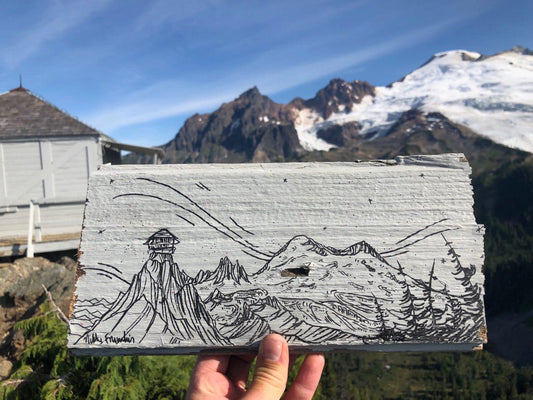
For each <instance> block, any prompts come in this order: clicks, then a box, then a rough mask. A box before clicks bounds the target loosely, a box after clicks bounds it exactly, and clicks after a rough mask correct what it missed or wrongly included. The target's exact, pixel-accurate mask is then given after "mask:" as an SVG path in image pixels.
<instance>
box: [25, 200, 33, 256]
mask: <svg viewBox="0 0 533 400" xmlns="http://www.w3.org/2000/svg"><path fill="white" fill-rule="evenodd" d="M33 211H34V210H33V201H32V200H30V206H29V209H28V213H29V216H28V240H27V248H26V257H28V258H33V255H34V253H33V217H34V215H33V214H34V212H33Z"/></svg>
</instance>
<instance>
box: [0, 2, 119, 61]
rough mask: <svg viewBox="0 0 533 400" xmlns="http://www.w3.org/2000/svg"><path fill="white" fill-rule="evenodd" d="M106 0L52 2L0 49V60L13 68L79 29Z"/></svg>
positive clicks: (105, 3)
mask: <svg viewBox="0 0 533 400" xmlns="http://www.w3.org/2000/svg"><path fill="white" fill-rule="evenodd" d="M109 2H110V0H91V1H54V2H53V3H51V5H50V6H48V7H47V8H46V9H45V11H44V12H43V13H42V14H41V15H39V16H38V17H37V21H34V23H33V24H31V25H30V28H29V29H27V30H25V31H24V33H23V34H21V35H17V39H16V40H14V41H13V42H11V43H5V44H4V45H3V46H1V52H0V59H1V60H2V63H3V64H4V65H5V66H6V67H7V68H15V67H17V66H18V65H19V64H20V63H21V62H22V61H24V60H25V59H27V58H28V57H30V56H31V55H32V54H34V53H35V52H37V51H39V50H40V49H41V48H42V47H43V46H44V45H45V44H46V43H48V42H50V41H53V40H55V39H58V38H60V37H61V36H62V35H63V34H65V33H66V32H67V31H69V30H70V29H72V28H74V27H76V26H79V25H80V24H81V23H83V21H85V20H86V19H87V18H88V17H90V16H91V15H93V14H94V13H95V12H97V11H99V10H101V9H103V8H104V7H105V6H106V5H107V4H108V3H109Z"/></svg>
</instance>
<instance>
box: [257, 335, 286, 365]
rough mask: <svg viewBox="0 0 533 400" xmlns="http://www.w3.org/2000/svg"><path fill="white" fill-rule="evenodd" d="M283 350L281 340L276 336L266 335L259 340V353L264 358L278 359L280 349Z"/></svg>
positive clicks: (269, 359)
mask: <svg viewBox="0 0 533 400" xmlns="http://www.w3.org/2000/svg"><path fill="white" fill-rule="evenodd" d="M282 350H283V342H282V341H281V340H279V339H278V338H277V337H275V336H274V337H272V336H267V337H266V338H265V339H264V340H263V341H262V342H261V349H260V353H261V356H263V358H264V359H265V360H268V361H274V362H276V361H279V360H280V358H281V351H282Z"/></svg>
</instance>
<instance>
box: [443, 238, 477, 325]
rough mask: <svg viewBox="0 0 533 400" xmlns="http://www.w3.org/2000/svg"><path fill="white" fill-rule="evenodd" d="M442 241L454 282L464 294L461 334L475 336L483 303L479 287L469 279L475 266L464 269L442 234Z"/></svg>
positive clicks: (453, 248)
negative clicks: (451, 266)
mask: <svg viewBox="0 0 533 400" xmlns="http://www.w3.org/2000/svg"><path fill="white" fill-rule="evenodd" d="M441 235H442V238H443V239H444V243H445V246H446V247H447V248H448V256H450V258H451V261H452V263H453V265H454V270H453V271H452V274H453V276H454V277H455V279H456V280H458V281H459V282H460V283H461V286H462V287H463V290H464V294H463V295H462V296H461V300H460V302H459V303H460V307H461V316H462V319H461V324H462V325H463V327H464V328H463V333H464V334H465V335H468V334H476V332H477V330H478V329H479V327H480V326H481V325H482V324H483V303H482V301H481V288H480V287H479V285H475V284H473V283H472V281H471V278H472V276H473V275H474V274H475V273H476V267H475V265H471V266H470V267H468V268H467V267H464V266H463V265H462V263H461V260H460V258H461V256H460V255H459V254H458V253H457V251H456V250H455V247H454V246H453V242H450V241H449V240H447V239H446V237H445V236H444V234H441Z"/></svg>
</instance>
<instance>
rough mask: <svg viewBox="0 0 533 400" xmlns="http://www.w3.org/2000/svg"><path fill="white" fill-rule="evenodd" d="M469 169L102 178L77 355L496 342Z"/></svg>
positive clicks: (134, 171) (273, 170) (89, 237)
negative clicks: (273, 341)
mask: <svg viewBox="0 0 533 400" xmlns="http://www.w3.org/2000/svg"><path fill="white" fill-rule="evenodd" d="M469 173H470V168H469V166H468V163H466V162H465V160H464V158H463V156H462V155H459V154H450V155H443V156H426V157H405V158H398V159H396V160H395V161H390V162H374V163H359V164H358V163H289V164H263V165H261V164H251V165H250V164H246V165H224V164H218V165H216V164H213V165H172V166H124V167H115V166H113V167H107V166H106V167H103V168H102V169H101V170H100V171H98V172H97V173H95V174H94V175H93V176H92V178H91V180H90V184H89V191H88V198H87V205H86V210H85V222H84V228H83V232H82V243H81V249H80V253H81V257H80V269H81V271H80V272H81V274H80V278H79V280H78V285H77V291H76V302H75V304H74V309H73V313H72V315H71V321H70V334H69V346H70V348H71V349H72V350H73V351H74V352H75V353H77V354H91V355H96V354H135V353H137V354H139V353H153V354H157V353H194V352H198V351H201V350H208V351H246V350H250V349H252V348H253V346H254V345H257V343H258V342H259V341H260V340H261V338H262V337H263V336H265V335H266V334H268V333H269V332H278V333H281V334H283V335H284V336H285V337H286V338H287V339H288V341H289V343H290V345H291V346H292V347H293V349H297V350H302V351H306V350H307V351H313V350H339V349H343V350H344V349H378V350H383V349H391V350H417V349H432V350H439V349H445V350H447V349H458V350H465V349H471V348H473V347H476V346H479V345H481V344H483V343H484V342H485V318H484V309H483V286H482V285H483V275H482V271H481V269H482V265H483V229H482V227H481V226H479V225H477V224H476V223H475V220H474V216H473V209H472V206H473V200H472V188H471V185H470V180H469Z"/></svg>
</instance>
